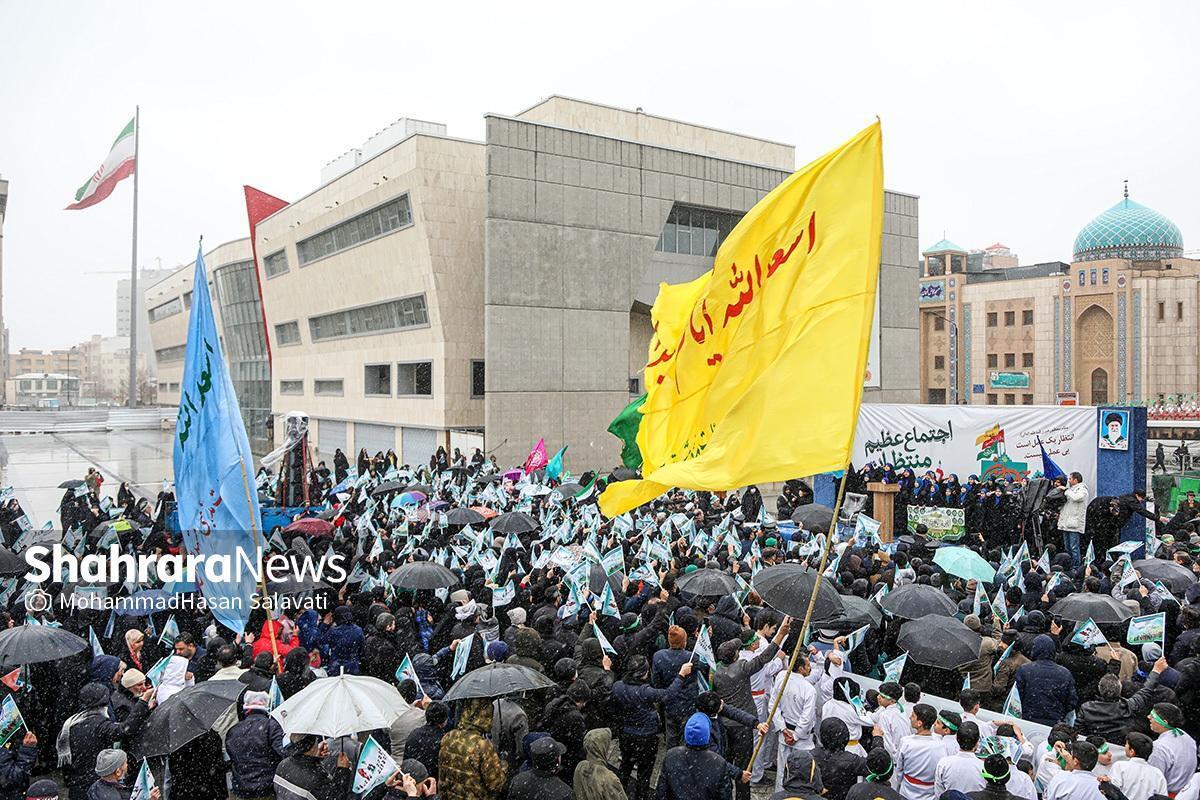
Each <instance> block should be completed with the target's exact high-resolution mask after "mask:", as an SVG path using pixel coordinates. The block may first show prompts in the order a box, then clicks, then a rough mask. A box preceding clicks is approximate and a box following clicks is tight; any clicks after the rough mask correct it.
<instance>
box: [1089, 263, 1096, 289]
mask: <svg viewBox="0 0 1200 800" xmlns="http://www.w3.org/2000/svg"><path fill="white" fill-rule="evenodd" d="M1090 273H1091V282H1092V286H1095V285H1096V268H1095V267H1093V268H1092V269H1091V270H1090Z"/></svg>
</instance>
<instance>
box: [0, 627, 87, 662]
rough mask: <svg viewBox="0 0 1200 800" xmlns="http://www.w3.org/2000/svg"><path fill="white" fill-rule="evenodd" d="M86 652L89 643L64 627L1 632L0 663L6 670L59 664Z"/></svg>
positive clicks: (22, 628)
mask: <svg viewBox="0 0 1200 800" xmlns="http://www.w3.org/2000/svg"><path fill="white" fill-rule="evenodd" d="M87 649H88V643H87V642H85V641H84V640H83V639H80V638H79V637H78V636H76V635H75V634H73V633H69V632H67V631H64V630H63V629H62V628H51V627H48V626H46V625H18V626H16V627H15V628H9V629H7V630H5V631H0V664H3V665H4V666H5V667H6V668H7V669H12V668H13V667H19V666H22V665H25V664H40V663H42V662H43V661H58V660H59V659H60V658H66V657H67V656H73V655H75V654H76V653H80V652H83V651H84V650H87ZM7 669H6V671H7Z"/></svg>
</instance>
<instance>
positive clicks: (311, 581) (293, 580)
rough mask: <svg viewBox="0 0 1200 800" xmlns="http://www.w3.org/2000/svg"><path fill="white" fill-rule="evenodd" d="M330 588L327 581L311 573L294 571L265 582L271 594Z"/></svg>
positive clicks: (297, 592)
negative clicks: (280, 578) (304, 573)
mask: <svg viewBox="0 0 1200 800" xmlns="http://www.w3.org/2000/svg"><path fill="white" fill-rule="evenodd" d="M332 588H333V587H332V586H330V585H329V584H328V583H325V582H324V581H319V580H317V579H316V578H314V577H312V576H311V575H298V574H296V573H291V574H289V575H285V576H284V577H283V580H279V581H268V582H267V591H269V592H270V593H271V594H300V593H301V592H315V591H318V590H320V589H332Z"/></svg>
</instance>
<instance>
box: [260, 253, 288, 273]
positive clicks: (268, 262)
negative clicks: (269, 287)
mask: <svg viewBox="0 0 1200 800" xmlns="http://www.w3.org/2000/svg"><path fill="white" fill-rule="evenodd" d="M287 271H288V263H287V250H277V251H275V252H274V253H271V254H270V255H269V256H266V257H265V258H263V272H265V273H267V277H268V278H274V277H275V276H276V275H282V274H283V273H285V272H287Z"/></svg>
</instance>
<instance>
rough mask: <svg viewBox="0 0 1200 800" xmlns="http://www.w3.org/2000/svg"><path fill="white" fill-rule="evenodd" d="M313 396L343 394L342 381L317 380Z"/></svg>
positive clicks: (314, 383)
mask: <svg viewBox="0 0 1200 800" xmlns="http://www.w3.org/2000/svg"><path fill="white" fill-rule="evenodd" d="M313 394H335V395H339V396H340V395H341V394H342V381H341V379H338V380H315V381H313Z"/></svg>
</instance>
